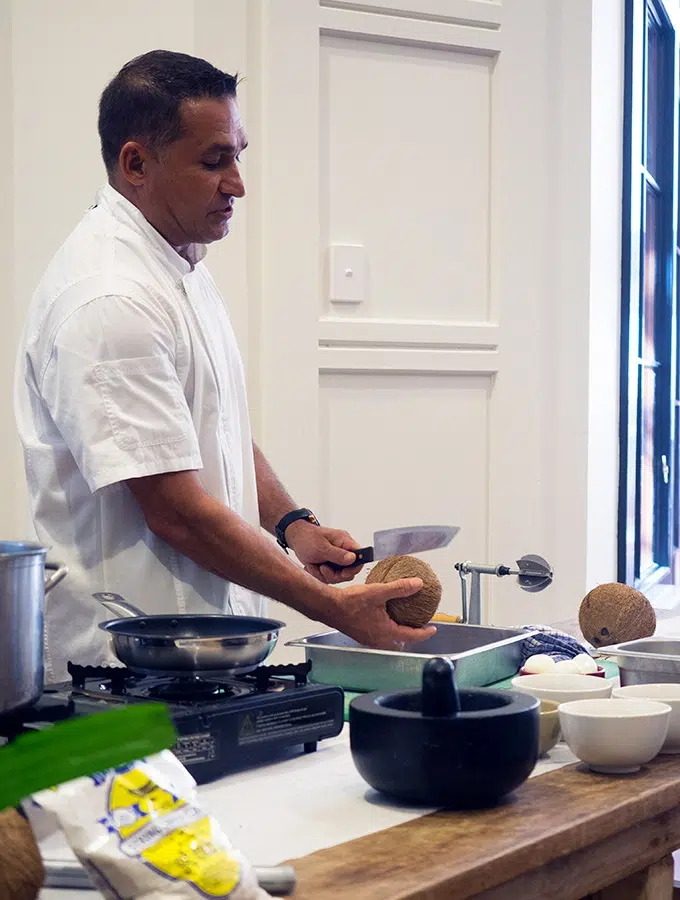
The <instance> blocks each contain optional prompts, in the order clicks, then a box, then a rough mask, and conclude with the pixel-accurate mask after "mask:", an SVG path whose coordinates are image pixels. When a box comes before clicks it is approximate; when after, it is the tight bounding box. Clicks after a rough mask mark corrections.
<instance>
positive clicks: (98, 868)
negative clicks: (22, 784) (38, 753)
mask: <svg viewBox="0 0 680 900" xmlns="http://www.w3.org/2000/svg"><path fill="white" fill-rule="evenodd" d="M32 799H33V802H34V803H35V804H37V806H39V807H40V808H41V809H43V810H45V811H47V812H49V813H52V814H54V815H55V816H56V817H57V819H58V821H59V824H60V826H61V828H62V829H63V831H64V833H65V835H66V838H67V840H68V842H69V844H70V845H71V848H72V850H73V852H74V853H75V855H76V856H77V857H78V859H79V860H80V862H81V863H82V865H83V866H84V867H85V868H86V869H87V871H88V872H89V874H90V877H91V879H92V881H93V883H94V884H95V886H96V887H97V889H98V890H99V891H101V893H102V894H103V895H104V897H106V898H107V900H163V898H172V900H198V898H210V900H222V898H226V897H228V898H229V900H266V898H268V896H269V895H268V894H266V893H265V892H264V891H263V890H262V889H261V888H260V887H259V886H258V883H257V879H256V877H255V874H254V872H253V869H252V867H251V865H250V864H249V863H248V861H247V860H245V859H244V857H243V856H242V855H241V854H240V853H239V852H238V851H237V850H235V849H234V848H233V847H232V846H231V844H230V843H229V840H228V839H227V837H226V835H225V834H224V832H223V831H222V829H221V828H220V826H219V824H218V823H217V821H216V820H215V819H214V818H213V817H212V816H209V815H208V814H207V813H206V812H204V811H203V810H202V809H201V807H200V806H199V804H198V803H197V800H196V782H195V781H194V779H193V778H192V777H191V775H190V774H189V772H188V771H187V770H186V769H185V768H184V766H183V765H182V764H181V763H180V762H179V760H178V759H177V758H176V757H175V756H173V754H172V753H170V752H169V751H164V752H163V753H159V754H157V755H155V756H152V757H149V758H148V759H145V760H140V761H138V762H134V763H131V764H129V765H125V766H119V767H117V768H115V769H109V770H108V771H106V772H100V773H97V774H95V775H92V776H88V777H86V778H76V779H74V780H73V781H69V782H67V783H66V784H62V785H59V786H58V787H56V788H51V789H50V790H47V791H41V792H40V793H39V794H35V795H34V797H33V798H32Z"/></svg>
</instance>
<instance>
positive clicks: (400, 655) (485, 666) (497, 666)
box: [286, 622, 537, 691]
mask: <svg viewBox="0 0 680 900" xmlns="http://www.w3.org/2000/svg"><path fill="white" fill-rule="evenodd" d="M532 634H537V632H535V631H520V630H519V629H516V628H493V627H489V626H485V625H456V624H453V623H445V622H442V623H437V633H436V635H435V636H434V637H432V638H430V639H429V640H427V641H423V642H422V643H420V644H411V645H408V646H407V647H406V648H405V649H404V650H371V649H370V648H368V647H362V646H361V644H357V643H356V641H353V640H352V639H351V638H349V637H347V636H346V635H344V634H341V633H340V632H339V631H329V632H326V633H324V634H314V635H311V636H310V637H305V638H300V639H298V640H294V641H288V643H287V644H286V646H287V647H303V648H304V650H305V655H306V658H307V660H311V663H312V671H311V674H310V680H311V681H314V682H315V683H317V684H336V685H339V686H340V687H342V688H345V690H348V691H383V690H400V689H403V688H417V687H420V683H421V679H422V670H423V666H424V665H425V663H426V662H427V660H428V659H431V658H432V657H433V656H447V657H448V658H449V659H450V660H452V662H453V663H454V665H455V666H456V683H457V684H458V685H459V686H461V687H483V686H484V685H487V684H493V683H494V682H496V681H502V680H503V679H504V678H509V677H510V676H511V675H514V674H515V673H516V672H517V670H518V669H519V667H520V664H521V661H522V641H524V640H525V639H526V638H527V637H529V636H530V635H532Z"/></svg>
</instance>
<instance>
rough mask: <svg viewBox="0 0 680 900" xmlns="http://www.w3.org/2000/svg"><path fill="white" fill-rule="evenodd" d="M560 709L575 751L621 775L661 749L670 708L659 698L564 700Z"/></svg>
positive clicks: (601, 769)
mask: <svg viewBox="0 0 680 900" xmlns="http://www.w3.org/2000/svg"><path fill="white" fill-rule="evenodd" d="M586 677H587V676H586ZM558 713H559V717H560V725H561V726H562V736H563V737H564V740H565V741H566V742H567V744H568V746H569V749H570V750H571V752H572V753H573V754H575V755H576V756H578V758H579V759H581V760H583V762H584V763H586V764H587V765H588V766H590V768H591V769H594V770H595V771H596V772H606V773H607V774H613V775H622V774H626V773H628V772H637V771H638V769H639V768H640V766H642V765H644V764H645V763H647V762H649V761H650V759H654V757H655V756H656V755H657V753H658V752H659V750H661V747H662V746H663V742H664V741H665V740H666V735H667V733H668V723H669V721H670V716H671V708H670V706H668V704H666V703H659V702H658V701H656V700H628V699H626V700H624V699H619V700H614V699H609V700H575V701H573V702H571V703H562V704H561V705H560V707H559V709H558Z"/></svg>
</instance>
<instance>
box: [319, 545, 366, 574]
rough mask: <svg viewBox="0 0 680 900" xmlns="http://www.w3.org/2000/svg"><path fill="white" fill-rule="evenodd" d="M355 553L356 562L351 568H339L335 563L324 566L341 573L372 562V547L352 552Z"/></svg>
mask: <svg viewBox="0 0 680 900" xmlns="http://www.w3.org/2000/svg"><path fill="white" fill-rule="evenodd" d="M351 552H352V553H356V556H357V558H356V560H355V561H354V562H353V563H352V565H351V566H339V565H338V564H337V563H332V562H327V563H325V565H327V566H328V568H329V569H333V571H334V572H342V570H343V569H353V568H354V566H363V565H365V563H370V562H373V547H361V548H360V549H359V550H352V551H351Z"/></svg>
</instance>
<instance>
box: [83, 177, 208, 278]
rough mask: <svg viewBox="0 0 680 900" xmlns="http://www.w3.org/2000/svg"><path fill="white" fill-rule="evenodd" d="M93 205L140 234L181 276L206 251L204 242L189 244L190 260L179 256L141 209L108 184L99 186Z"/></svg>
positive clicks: (197, 261)
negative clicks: (106, 211)
mask: <svg viewBox="0 0 680 900" xmlns="http://www.w3.org/2000/svg"><path fill="white" fill-rule="evenodd" d="M95 206H101V207H103V208H104V209H106V210H108V212H109V213H110V214H111V215H112V216H113V217H114V219H116V220H117V221H118V222H123V223H125V224H126V225H128V226H129V227H130V228H132V229H133V230H134V231H136V232H138V233H140V234H142V235H143V236H144V238H145V239H146V240H147V241H149V242H150V243H151V244H153V246H154V247H155V248H156V249H157V250H158V251H159V252H160V253H161V254H162V256H163V257H164V258H165V259H166V260H167V262H168V263H169V264H170V265H171V266H172V267H173V268H174V269H176V270H177V271H178V272H179V274H180V275H182V276H184V275H188V274H189V272H192V271H193V269H194V268H195V266H196V265H197V264H198V263H199V262H200V261H201V260H202V259H203V258H204V257H205V255H206V253H207V252H208V248H207V247H206V246H205V244H190V245H189V247H188V249H187V255H188V257H189V260H191V261H189V260H187V259H185V258H184V257H183V256H180V254H179V253H178V252H177V250H175V248H174V247H173V246H172V245H171V244H169V243H168V242H167V241H166V240H165V238H164V237H163V236H162V235H161V234H160V233H159V232H158V231H156V229H155V228H154V227H153V225H152V224H151V223H150V222H149V221H148V220H147V219H146V218H145V217H144V215H143V213H142V211H141V210H140V209H138V208H137V207H136V206H135V205H134V203H131V202H130V201H129V200H128V199H127V198H126V197H124V196H123V195H122V194H121V193H119V192H118V191H117V190H116V189H115V188H114V187H113V186H112V185H110V184H105V185H103V186H102V187H100V188H99V190H98V191H97V194H96V198H95Z"/></svg>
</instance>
